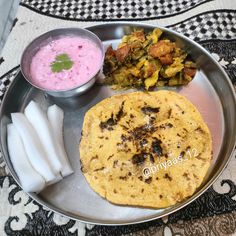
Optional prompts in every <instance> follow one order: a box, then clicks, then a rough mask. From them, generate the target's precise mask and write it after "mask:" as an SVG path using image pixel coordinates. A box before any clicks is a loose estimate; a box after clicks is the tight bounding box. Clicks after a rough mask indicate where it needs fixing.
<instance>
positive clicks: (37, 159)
mask: <svg viewBox="0 0 236 236" xmlns="http://www.w3.org/2000/svg"><path fill="white" fill-rule="evenodd" d="M11 118H12V122H13V124H14V126H15V127H16V129H17V131H18V133H19V135H20V137H21V139H22V141H23V144H24V147H25V151H26V153H27V156H28V158H29V161H30V163H31V165H32V166H33V168H34V169H35V170H36V171H37V172H38V173H39V174H40V175H41V176H43V177H44V179H45V180H46V182H51V181H53V180H55V179H56V175H55V173H54V172H53V170H52V169H51V168H50V164H49V162H48V160H47V155H46V153H45V151H44V149H43V146H42V144H41V142H40V140H39V137H38V135H37V133H36V132H35V130H34V128H33V127H32V126H31V124H30V122H29V121H28V120H27V118H26V117H25V115H24V114H22V113H12V114H11Z"/></svg>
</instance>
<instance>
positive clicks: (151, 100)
mask: <svg viewBox="0 0 236 236" xmlns="http://www.w3.org/2000/svg"><path fill="white" fill-rule="evenodd" d="M82 133H83V135H82V139H81V142H80V159H81V164H82V171H83V173H84V176H85V178H86V179H87V181H88V183H89V185H90V186H91V188H92V189H93V190H94V191H95V192H97V193H98V194H99V195H101V196H102V197H104V198H106V199H107V200H108V201H110V202H112V203H115V204H120V205H130V206H140V207H148V208H163V207H168V206H171V205H174V204H176V203H177V202H181V201H183V200H184V199H185V198H187V197H190V196H191V195H193V193H194V192H195V191H196V189H197V188H198V187H199V186H200V185H201V183H202V182H203V179H204V176H205V175H206V173H207V170H208V168H209V166H210V162H211V158H212V139H211V135H210V132H209V129H208V127H207V125H206V124H205V123H204V120H203V118H202V117H201V115H200V113H199V112H198V110H197V109H196V108H195V107H194V105H193V104H192V103H191V102H190V101H188V100H187V99H186V98H185V97H184V96H182V95H180V94H178V93H175V92H171V91H164V90H163V91H158V92H134V93H128V94H121V95H115V96H112V97H110V98H107V99H104V100H103V101H101V102H99V103H98V104H96V105H95V106H94V107H92V108H91V109H90V110H89V111H88V112H87V113H86V115H85V118H84V123H83V131H82Z"/></svg>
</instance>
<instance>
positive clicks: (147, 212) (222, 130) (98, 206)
mask: <svg viewBox="0 0 236 236" xmlns="http://www.w3.org/2000/svg"><path fill="white" fill-rule="evenodd" d="M156 27H158V26H156V25H148V24H141V23H130V22H122V23H121V22H117V23H109V24H108V23H106V24H101V25H96V26H93V27H89V28H87V29H88V30H90V31H92V32H93V33H94V34H96V35H97V36H98V37H99V38H100V39H101V40H102V42H103V44H104V46H105V47H106V46H108V45H110V44H112V45H113V46H116V45H117V44H118V43H119V42H120V39H121V38H122V36H123V35H125V34H128V33H130V32H131V31H133V30H134V29H135V28H142V29H144V30H145V31H146V32H148V31H151V30H153V29H154V28H156ZM159 28H160V29H162V30H163V31H164V35H165V36H166V37H168V38H170V39H171V40H173V41H175V42H176V43H177V45H178V46H180V47H181V48H184V49H185V50H187V52H188V53H189V54H190V55H191V57H192V59H193V60H194V61H196V63H197V67H198V71H197V74H196V76H195V78H194V79H193V81H191V82H190V83H189V84H188V85H187V86H181V87H164V88H158V89H169V90H173V91H176V92H178V93H180V94H182V95H184V96H186V97H187V98H188V99H189V100H190V101H191V102H192V103H193V104H194V105H195V106H196V107H197V108H198V110H199V111H200V113H201V114H202V116H203V118H204V120H205V122H206V123H207V125H208V127H209V129H210V131H211V134H212V139H213V158H212V162H211V165H210V168H209V171H208V173H207V175H206V177H205V180H204V182H203V183H202V185H201V186H200V187H199V188H198V189H197V191H196V192H195V193H194V194H193V196H191V197H190V198H188V199H186V200H184V201H183V202H181V203H178V204H176V205H174V206H171V207H168V208H163V209H145V208H137V207H129V206H119V205H115V204H112V203H110V202H108V201H106V200H105V199H103V198H102V197H100V196H99V195H98V194H96V193H95V192H94V191H93V190H92V189H91V188H90V186H89V185H88V183H87V182H86V180H85V178H84V176H83V174H82V172H81V170H80V167H81V166H80V157H79V141H80V138H81V129H82V124H83V118H84V114H85V113H86V111H87V110H88V109H89V108H91V107H92V106H94V105H95V104H96V103H98V102H99V101H101V100H102V99H104V98H106V97H108V96H112V95H114V94H117V93H127V92H129V91H130V90H126V91H114V90H112V89H111V88H110V87H109V86H105V85H102V86H101V85H99V84H95V85H94V86H93V87H91V88H90V90H88V91H87V92H86V93H84V94H82V95H81V96H79V97H72V98H53V97H50V96H47V95H45V93H44V92H42V91H40V90H38V89H36V88H34V87H32V86H31V85H30V84H29V83H27V82H26V81H25V80H24V78H23V76H22V74H21V73H18V75H17V76H16V78H15V79H14V81H13V82H12V83H11V85H10V87H9V89H8V91H7V93H6V94H5V97H4V100H3V102H2V106H1V112H0V119H1V120H0V129H1V149H2V153H3V156H4V159H5V161H6V163H7V166H8V167H9V170H10V172H11V174H12V176H13V177H14V179H15V180H16V182H17V183H18V184H19V179H18V177H17V175H16V173H15V171H14V169H13V167H12V164H11V161H10V159H9V155H8V150H7V143H6V126H7V124H8V123H9V122H10V113H11V112H22V111H23V110H24V108H25V106H26V105H27V104H28V102H29V101H30V100H32V99H33V100H35V101H36V102H38V103H39V104H40V105H41V106H42V107H43V108H44V109H45V110H46V109H47V107H48V106H49V105H50V104H52V103H56V104H58V105H59V106H60V107H62V108H63V110H64V112H65V119H64V141H65V146H66V151H67V153H68V156H69V159H70V162H71V165H72V167H73V169H74V174H72V175H71V176H68V177H66V178H65V179H63V180H62V181H60V182H59V183H57V184H55V185H52V186H48V187H47V188H46V189H45V190H43V191H42V192H40V193H39V194H35V193H29V196H30V197H32V198H33V199H34V200H36V201H37V202H39V203H40V204H42V205H43V206H45V207H47V208H49V209H50V210H52V211H55V212H57V213H59V214H62V215H64V216H67V217H69V218H71V219H75V220H80V221H82V222H86V223H92V224H101V225H127V224H134V223H141V222H146V221H150V220H153V219H157V218H160V217H163V216H165V215H168V214H170V213H173V212H175V211H177V210H179V209H181V208H182V207H184V206H186V205H188V204H189V203H191V202H192V201H194V200H195V199H196V198H198V197H199V196H200V195H201V194H202V193H204V192H205V191H206V190H207V189H208V188H209V187H210V186H211V185H212V184H213V183H214V181H215V180H216V179H217V177H218V176H219V175H220V173H221V172H222V171H223V169H224V167H225V166H226V165H227V163H228V161H229V159H230V156H231V155H232V152H233V150H234V146H235V140H236V135H235V134H236V122H235V120H236V100H235V95H234V90H233V86H232V85H231V82H230V80H229V78H228V76H227V74H226V73H225V71H224V70H223V69H222V68H221V66H220V65H219V64H218V62H216V61H215V59H214V58H213V57H212V56H211V54H210V53H209V52H208V51H206V50H205V49H204V48H203V47H201V46H200V45H199V44H197V43H196V42H194V41H192V40H190V39H188V38H187V37H185V36H183V35H180V34H178V33H176V32H174V31H172V30H170V29H166V28H163V27H159ZM61 30H63V29H61ZM64 30H65V32H66V29H64ZM132 91H135V90H132Z"/></svg>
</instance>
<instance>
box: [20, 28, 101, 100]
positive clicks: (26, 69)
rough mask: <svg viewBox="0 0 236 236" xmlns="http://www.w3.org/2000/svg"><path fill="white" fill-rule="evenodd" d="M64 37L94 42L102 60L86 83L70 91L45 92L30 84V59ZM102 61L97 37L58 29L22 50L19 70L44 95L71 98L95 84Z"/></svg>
mask: <svg viewBox="0 0 236 236" xmlns="http://www.w3.org/2000/svg"><path fill="white" fill-rule="evenodd" d="M64 36H80V37H83V38H88V39H90V40H91V41H92V42H94V43H95V44H96V45H97V46H98V48H100V49H101V52H102V60H101V62H100V63H101V65H100V67H99V69H98V71H96V73H94V74H93V75H92V76H91V78H90V79H89V80H88V82H86V83H84V84H82V85H80V86H77V87H74V88H72V89H66V90H47V89H45V88H42V87H39V86H38V85H36V84H34V83H33V82H32V78H31V73H30V65H31V61H32V58H33V57H34V55H35V54H36V53H37V52H38V50H39V49H40V48H41V47H43V46H45V45H47V44H49V43H50V42H51V41H53V40H55V39H58V38H61V37H64ZM103 60H104V47H103V44H102V42H101V40H100V39H99V38H98V36H97V35H96V34H94V33H92V32H91V31H89V30H86V29H81V28H60V29H55V30H52V31H48V32H46V33H44V34H42V35H40V36H39V37H37V38H36V39H34V40H33V41H32V42H31V43H30V44H29V45H28V46H27V47H26V48H25V50H24V52H23V54H22V57H21V62H20V68H21V72H22V74H23V76H24V78H25V79H26V80H27V81H28V82H29V83H30V84H31V85H32V86H34V87H35V88H37V89H40V90H42V91H44V92H45V93H47V94H49V95H51V96H53V97H63V98H65V97H72V96H77V95H81V94H83V93H84V92H86V91H87V90H88V89H89V88H91V87H92V85H93V84H94V83H95V80H96V76H97V74H98V73H99V71H100V70H101V68H102V65H103Z"/></svg>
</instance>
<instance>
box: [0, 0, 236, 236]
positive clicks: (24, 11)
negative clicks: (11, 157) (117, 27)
mask: <svg viewBox="0 0 236 236" xmlns="http://www.w3.org/2000/svg"><path fill="white" fill-rule="evenodd" d="M124 20H130V21H140V22H148V23H152V24H156V25H160V26H166V27H168V28H171V29H174V30H176V31H178V32H180V33H182V34H185V35H186V36H188V37H189V38H191V39H193V40H195V41H197V42H199V43H200V44H201V45H202V46H203V47H205V48H206V49H207V50H209V51H210V52H211V53H212V55H213V56H214V57H215V58H216V59H217V60H218V61H219V63H220V64H221V65H222V66H223V68H224V69H225V70H226V72H227V73H228V75H229V77H230V78H231V80H232V83H233V84H234V87H235V88H236V1H235V0H106V1H105V0H23V1H22V2H21V5H20V7H19V10H18V13H17V17H16V19H15V20H14V24H13V28H12V31H11V33H10V35H9V37H8V39H7V42H6V45H5V47H4V49H3V51H2V55H1V56H0V76H1V77H0V99H1V100H2V97H3V96H4V93H5V91H6V89H7V87H8V85H9V83H10V81H12V80H13V79H14V76H15V75H16V73H17V72H18V70H19V59H20V56H21V53H22V50H23V49H24V47H25V46H26V45H27V44H28V43H29V42H30V41H31V40H32V39H33V38H35V37H36V36H38V35H40V34H42V33H44V32H46V31H48V30H51V29H54V28H59V27H66V26H71V27H73V26H79V27H86V26H91V25H95V24H98V22H108V21H124ZM235 219H236V158H235V154H234V156H233V157H232V158H231V161H230V163H229V164H228V166H227V168H226V169H225V170H224V172H223V174H222V175H221V176H220V178H219V179H218V180H217V181H216V183H215V184H214V185H213V186H212V187H211V188H210V189H209V190H208V191H207V192H206V193H205V194H203V195H202V196H201V197H199V198H198V199H197V200H196V201H194V202H193V203H191V204H190V205H188V206H187V207H185V208H183V209H182V210H180V211H178V212H176V213H173V214H171V215H169V216H168V217H165V218H162V219H159V220H155V221H151V222H149V223H143V224H137V225H131V226H119V227H106V226H94V225H88V224H84V223H80V222H76V221H73V220H69V219H67V218H65V217H61V216H59V215H58V214H55V213H53V212H51V211H50V210H48V209H45V208H44V207H42V206H41V205H39V204H38V203H37V202H35V201H32V200H31V199H30V198H29V197H28V195H27V194H25V193H24V192H23V191H22V190H21V188H20V187H19V186H17V184H16V183H15V182H14V180H13V178H12V177H11V176H10V174H9V172H8V170H7V167H6V166H5V163H4V162H3V160H2V157H0V235H14V236H15V235H22V236H27V235H35V236H36V235H42V236H46V235H58V236H64V235H65V236H67V235H81V236H83V235H88V236H92V235H104V236H105V235H109V236H112V235H137V236H138V235H156V236H157V235H211V236H213V235H220V236H221V235H233V234H234V233H235V232H236V220H235Z"/></svg>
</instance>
